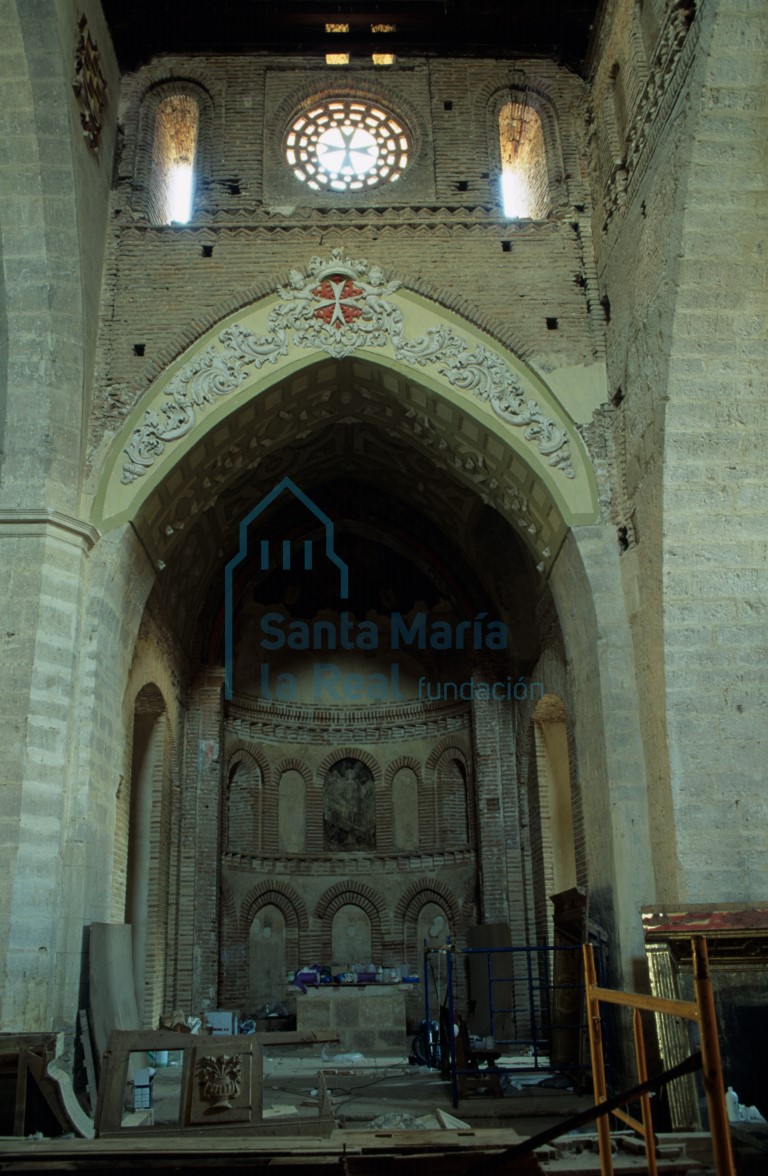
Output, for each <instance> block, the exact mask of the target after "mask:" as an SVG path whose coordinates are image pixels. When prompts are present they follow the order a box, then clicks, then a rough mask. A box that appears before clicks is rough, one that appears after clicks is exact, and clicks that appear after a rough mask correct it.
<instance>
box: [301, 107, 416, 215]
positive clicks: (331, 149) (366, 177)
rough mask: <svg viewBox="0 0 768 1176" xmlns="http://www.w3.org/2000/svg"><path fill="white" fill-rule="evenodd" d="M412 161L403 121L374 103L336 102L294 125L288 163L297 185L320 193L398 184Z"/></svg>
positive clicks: (310, 112) (312, 110) (303, 115)
mask: <svg viewBox="0 0 768 1176" xmlns="http://www.w3.org/2000/svg"><path fill="white" fill-rule="evenodd" d="M410 157H411V140H410V136H409V135H408V132H407V130H406V129H405V127H404V126H403V124H402V122H401V121H400V119H398V118H396V117H395V116H394V115H393V114H391V113H390V112H389V111H388V110H385V109H384V107H382V106H379V105H378V104H377V103H375V102H368V101H366V100H365V99H361V98H333V99H329V100H327V101H324V102H318V103H316V104H315V105H313V106H312V107H310V108H309V109H307V110H304V111H302V113H301V114H300V115H299V116H298V117H297V118H296V119H294V121H293V123H292V124H291V126H290V128H289V130H288V133H287V135H286V137H285V158H286V160H287V162H288V164H289V166H290V167H291V169H292V170H293V174H294V175H295V176H296V178H297V179H298V180H301V181H302V183H304V184H306V185H307V187H308V188H312V189H313V190H314V191H316V192H321V191H327V190H330V191H333V192H361V191H366V190H367V189H369V188H374V187H376V186H377V185H378V184H384V183H393V182H394V181H395V180H398V179H399V178H400V176H401V175H402V174H403V171H404V169H405V168H406V167H407V166H408V163H409V160H410Z"/></svg>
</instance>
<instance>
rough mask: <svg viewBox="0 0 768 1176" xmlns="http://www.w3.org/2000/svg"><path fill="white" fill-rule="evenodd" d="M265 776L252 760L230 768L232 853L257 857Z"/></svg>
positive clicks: (242, 760)
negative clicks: (263, 776)
mask: <svg viewBox="0 0 768 1176" xmlns="http://www.w3.org/2000/svg"><path fill="white" fill-rule="evenodd" d="M261 802H262V775H261V769H260V768H259V765H258V764H257V763H256V761H255V760H253V759H252V758H251V757H250V756H242V757H241V758H239V759H236V760H235V762H234V763H232V764H231V765H230V767H229V771H228V776H227V802H226V839H225V844H226V848H227V850H228V851H229V852H230V853H241V854H247V855H254V854H257V853H258V852H259V849H260V844H261Z"/></svg>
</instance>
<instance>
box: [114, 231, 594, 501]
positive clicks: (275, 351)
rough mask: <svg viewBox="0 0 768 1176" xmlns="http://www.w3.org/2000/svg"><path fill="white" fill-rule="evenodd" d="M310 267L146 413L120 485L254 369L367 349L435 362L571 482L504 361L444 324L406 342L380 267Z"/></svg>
mask: <svg viewBox="0 0 768 1176" xmlns="http://www.w3.org/2000/svg"><path fill="white" fill-rule="evenodd" d="M308 268H309V274H308V275H307V276H305V275H303V274H301V273H300V272H299V271H298V270H291V271H290V274H289V280H288V285H287V286H278V288H277V292H278V295H279V299H280V300H279V302H277V303H276V304H275V306H273V308H272V310H271V311H270V313H269V316H268V319H267V327H268V330H267V333H266V334H265V335H263V336H257V335H255V334H254V333H253V332H252V331H250V330H248V329H247V328H246V327H244V326H243V325H242V324H240V323H234V324H233V325H231V326H229V327H226V328H224V330H222V331H221V332H220V333H219V336H218V342H219V344H220V345H221V349H219V348H217V347H215V346H211V347H207V348H206V349H205V351H203V352H201V353H200V354H199V355H197V356H195V357H194V359H191V360H189V362H188V363H186V364H184V366H183V367H182V368H181V369H180V370H179V371H178V372H177V373H176V374H175V375H174V377H173V378H172V379H171V380H170V381H169V383H168V386H167V387H166V389H165V396H166V397H167V398H168V399H167V402H166V403H164V404H163V405H162V407H161V409H160V412H159V413H158V412H157V411H156V410H155V409H147V411H146V412H145V414H144V418H143V420H142V422H141V424H140V425H139V426H138V427H137V428H136V429H134V431H133V434H132V436H131V439H130V441H129V443H128V445H127V446H126V447H125V450H124V452H125V455H126V457H127V458H128V460H127V462H126V463H125V464H124V465H123V473H122V481H123V483H124V484H129V483H131V482H133V481H135V480H136V479H137V478H140V477H142V476H143V475H144V474H145V473H146V471H147V470H148V469H149V468H150V467H151V466H152V465H153V464H154V462H155V461H156V460H157V458H158V457H160V456H161V455H162V454H163V453H164V451H165V447H166V445H167V444H168V443H169V442H173V441H176V440H178V439H179V438H180V437H183V436H185V434H187V433H189V432H190V430H191V429H193V428H194V427H195V424H196V421H197V411H199V410H203V409H204V407H205V406H206V405H207V404H212V403H214V402H215V400H216V399H217V398H219V397H222V396H228V395H230V394H231V393H232V392H235V391H237V389H238V388H240V387H241V386H242V384H243V383H244V381H245V380H246V379H248V378H249V377H250V375H251V373H252V372H253V371H258V370H259V369H260V368H261V367H263V366H264V364H266V363H272V364H274V363H276V362H277V360H278V358H279V357H280V356H285V355H287V354H288V348H289V346H290V345H293V346H294V347H301V348H311V349H317V350H320V351H324V352H325V353H326V354H327V355H330V356H332V357H333V358H335V359H342V358H344V357H345V356H348V355H351V354H352V353H353V352H355V351H357V350H359V349H360V348H362V347H385V346H386V345H387V344H391V346H392V347H393V349H394V352H395V355H396V356H397V358H398V359H399V360H401V362H404V363H407V364H409V365H410V366H412V367H420V368H423V367H425V366H426V365H428V364H430V365H431V364H434V365H435V366H436V367H437V369H438V371H439V373H440V375H441V376H442V377H443V378H444V379H446V380H447V381H448V382H449V383H450V384H451V385H452V386H453V387H456V388H460V389H461V390H462V391H465V392H468V393H469V394H470V395H472V396H476V397H477V398H478V399H480V400H483V401H486V402H487V403H488V404H490V406H491V407H492V409H493V411H494V412H495V413H496V414H497V415H498V416H499V417H500V418H501V419H502V420H503V421H504V422H505V423H506V424H508V425H511V426H513V427H515V428H524V429H525V433H524V436H525V438H526V440H527V441H531V442H533V443H534V444H535V445H536V446H537V448H538V450H539V452H540V453H541V454H542V455H543V456H545V457H546V458H547V460H548V463H549V464H550V465H551V466H553V467H555V468H557V469H559V470H561V471H562V473H564V474H565V476H566V477H569V478H573V477H575V472H574V469H573V465H572V462H571V454H570V446H569V442H568V437H567V434H566V432H565V430H564V429H561V428H560V427H559V426H558V425H556V424H555V422H554V421H552V420H550V419H549V418H548V417H547V416H546V415H545V414H544V412H543V411H542V409H541V407H540V406H539V404H538V403H537V402H536V401H535V400H533V399H530V398H529V399H527V400H526V398H525V394H524V392H523V388H522V387H521V385H520V382H519V380H518V378H517V376H516V375H515V373H514V372H513V371H512V369H511V368H510V366H509V365H508V364H507V363H506V362H505V361H504V360H503V359H502V358H501V357H500V356H498V355H496V354H495V353H494V352H492V351H490V350H489V349H488V348H487V347H483V346H482V345H478V346H476V347H475V348H474V349H470V348H469V347H468V346H467V344H466V343H465V342H464V341H463V340H462V339H461V338H460V337H459V336H458V335H457V334H456V333H455V332H454V331H453V330H451V328H449V327H445V326H441V325H435V326H434V327H428V328H427V330H426V331H425V332H424V334H423V335H421V337H420V338H418V339H412V340H408V339H406V338H405V337H404V322H403V315H402V312H401V311H400V310H399V308H398V307H397V306H395V305H394V304H393V303H392V302H391V301H389V299H390V297H391V295H392V294H394V293H395V292H396V291H397V290H398V289H400V285H401V283H400V282H398V281H396V280H390V281H387V280H386V277H385V275H384V272H383V270H382V269H381V268H380V267H379V266H378V265H369V263H368V262H367V261H363V260H355V261H352V260H344V258H343V257H342V251H341V250H340V249H333V250H331V257H330V260H324V259H322V258H320V257H313V258H312V259H311V261H310V263H309V267H308ZM196 410H197V411H196Z"/></svg>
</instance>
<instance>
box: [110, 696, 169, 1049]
mask: <svg viewBox="0 0 768 1176" xmlns="http://www.w3.org/2000/svg"><path fill="white" fill-rule="evenodd" d="M129 779H130V787H129V789H128V790H126V791H125V792H123V790H122V788H121V795H118V809H117V814H116V816H117V826H116V862H115V864H116V867H117V869H118V871H119V869H120V863H121V861H123V862H125V874H124V883H125V922H126V923H129V924H130V926H131V940H132V951H133V985H134V990H135V994H136V1005H137V1008H138V1011H139V1016H140V1018H141V1020H142V1023H143V1025H144V1026H145V1027H150V1026H153V1025H156V1024H157V1021H158V1018H159V1016H160V1014H161V1013H162V1011H163V1002H164V996H165V965H166V929H167V924H168V900H169V874H170V798H169V790H170V743H169V728H168V721H167V708H166V705H165V700H164V698H163V695H162V694H161V692H160V690H159V689H158V687H157V686H155V685H154V684H153V683H152V684H148V685H146V686H144V687H143V688H142V689H141V690H140V691H139V693H138V694H137V696H136V700H135V703H134V714H133V729H132V739H131V747H130V776H129Z"/></svg>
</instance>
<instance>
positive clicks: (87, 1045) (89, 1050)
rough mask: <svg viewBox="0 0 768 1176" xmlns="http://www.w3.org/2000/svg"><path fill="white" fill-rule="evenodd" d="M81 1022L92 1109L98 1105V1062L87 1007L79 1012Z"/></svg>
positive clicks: (81, 1038) (81, 1040)
mask: <svg viewBox="0 0 768 1176" xmlns="http://www.w3.org/2000/svg"><path fill="white" fill-rule="evenodd" d="M77 1017H78V1021H79V1023H80V1042H81V1044H82V1047H83V1060H84V1062H85V1073H86V1077H87V1079H88V1098H89V1101H90V1104H91V1111H93V1109H94V1108H95V1106H96V1091H97V1089H98V1087H97V1085H96V1064H95V1062H94V1058H93V1046H92V1045H91V1029H90V1025H89V1024H88V1012H87V1010H86V1009H80V1012H79V1013H78V1014H77Z"/></svg>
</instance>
